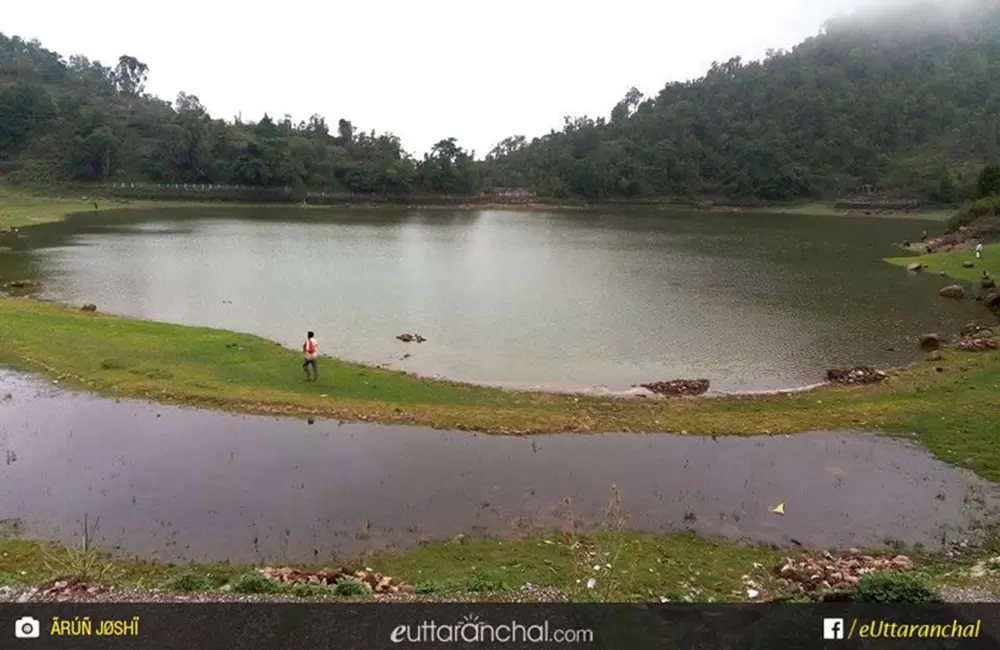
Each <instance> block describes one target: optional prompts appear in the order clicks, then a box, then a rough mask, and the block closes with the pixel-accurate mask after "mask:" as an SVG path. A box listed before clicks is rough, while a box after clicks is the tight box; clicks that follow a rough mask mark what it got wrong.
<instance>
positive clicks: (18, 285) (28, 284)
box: [7, 280, 41, 289]
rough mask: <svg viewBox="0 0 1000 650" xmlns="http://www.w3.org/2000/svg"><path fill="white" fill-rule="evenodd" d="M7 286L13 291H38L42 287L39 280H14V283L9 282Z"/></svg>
mask: <svg viewBox="0 0 1000 650" xmlns="http://www.w3.org/2000/svg"><path fill="white" fill-rule="evenodd" d="M7 286H8V287H10V288H11V289H37V288H38V287H40V286H41V283H39V282H38V281H37V280H14V281H13V282H8V283H7Z"/></svg>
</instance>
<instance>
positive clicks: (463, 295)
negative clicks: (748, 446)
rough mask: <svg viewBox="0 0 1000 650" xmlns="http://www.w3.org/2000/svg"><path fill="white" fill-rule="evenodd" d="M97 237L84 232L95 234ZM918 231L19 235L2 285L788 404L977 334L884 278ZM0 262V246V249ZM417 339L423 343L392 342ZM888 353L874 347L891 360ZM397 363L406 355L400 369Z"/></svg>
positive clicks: (432, 359)
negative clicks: (829, 377) (809, 390)
mask: <svg viewBox="0 0 1000 650" xmlns="http://www.w3.org/2000/svg"><path fill="white" fill-rule="evenodd" d="M95 219H96V220H95ZM927 227H928V225H927V224H926V223H925V222H913V221H907V220H894V219H893V220H890V219H883V220H879V219H849V218H836V217H831V218H817V217H808V216H800V215H771V216H768V215H757V214H754V215H746V214H706V213H698V214H684V213H671V212H665V211H652V212H650V211H627V212H620V213H608V212H590V213H565V214H546V213H521V212H497V211H478V212H477V211H468V212H448V211H435V212H419V211H405V210H396V211H384V212H380V211H374V210H366V211H360V212H359V211H350V210H344V209H340V210H321V209H300V208H266V209H252V208H212V209H205V208H187V209H175V210H154V211H145V212H144V211H136V212H130V213H110V215H109V216H108V217H107V220H106V221H101V220H100V218H99V217H95V216H94V215H86V216H85V218H81V219H74V220H72V221H71V222H69V223H61V224H52V225H47V226H42V227H39V228H33V229H30V230H29V231H27V233H28V239H26V240H16V241H15V240H11V242H10V243H9V245H11V246H12V247H14V248H17V249H18V250H16V251H15V252H14V253H13V254H5V255H0V276H3V277H5V278H8V279H9V278H15V277H24V276H28V277H39V278H41V279H42V280H43V281H44V283H45V285H44V286H45V292H44V296H45V297H48V298H51V299H55V300H60V301H66V302H71V303H75V304H81V303H91V302H92V303H96V304H97V305H98V307H99V308H101V309H102V310H105V311H109V312H115V313H122V314H127V315H132V316H137V317H141V318H151V319H155V320H165V321H171V322H177V323H185V324H196V325H206V326H211V327H220V328H224V329H232V330H236V331H245V332H252V333H255V334H260V335H262V336H265V337H268V338H271V339H274V340H277V341H281V342H283V343H285V344H287V345H291V346H297V345H298V344H299V343H300V340H299V339H300V337H302V336H304V333H305V331H306V330H309V329H312V330H315V331H316V332H317V334H318V338H319V341H320V345H321V349H322V351H323V352H324V353H327V354H333V355H337V356H342V357H344V358H347V359H351V360H357V361H363V362H367V363H376V364H381V363H389V364H391V365H392V366H393V367H396V368H400V369H403V370H408V371H411V372H417V373H419V374H423V375H441V376H445V377H449V378H453V379H459V380H464V381H473V382H479V383H488V384H500V385H506V386H512V387H522V388H532V387H544V388H549V389H575V390H580V389H587V388H591V387H595V386H607V387H608V388H609V389H611V390H616V391H617V390H622V389H627V388H628V387H630V386H632V385H634V384H639V383H646V382H649V381H658V380H665V379H675V378H702V377H703V378H707V379H710V380H712V383H713V388H714V389H718V390H720V391H724V392H732V391H759V390H777V389H787V388H795V387H800V386H804V385H810V384H813V383H815V382H817V381H821V380H822V379H823V378H824V377H825V373H826V370H827V369H828V368H830V367H834V366H841V365H848V364H855V363H873V364H877V365H882V366H897V365H903V364H906V363H909V362H911V361H915V360H916V359H917V358H918V357H919V354H920V353H919V350H918V349H917V346H916V344H915V337H916V336H918V335H919V334H922V333H924V332H926V331H941V332H949V331H955V330H957V329H958V328H960V327H961V325H963V324H964V323H965V322H967V321H969V320H972V319H974V318H976V317H980V316H982V314H981V313H980V311H981V310H982V308H981V307H980V306H979V305H977V304H976V303H974V302H973V301H966V302H959V301H947V300H941V299H940V298H938V296H937V290H938V288H939V286H940V285H941V284H943V283H945V282H946V281H945V280H944V279H942V278H938V277H936V276H920V275H916V274H908V273H907V272H906V271H904V270H902V269H899V268H896V267H892V266H889V265H887V264H885V263H883V262H881V261H880V259H881V258H882V257H884V256H886V255H892V254H898V252H899V251H898V250H897V249H895V248H894V247H893V242H897V241H902V240H903V239H916V237H917V236H918V235H919V233H920V232H921V231H922V230H924V229H926V228H927ZM0 245H6V244H4V243H3V242H0ZM402 332H416V333H419V334H422V335H423V336H425V337H427V339H428V340H427V342H426V343H423V344H419V345H417V344H410V345H407V344H405V343H401V342H399V341H397V340H396V335H397V334H400V333H402ZM890 348H892V349H891V350H890ZM404 354H410V355H411V356H410V357H409V358H406V359H405V360H404V359H403V356H404Z"/></svg>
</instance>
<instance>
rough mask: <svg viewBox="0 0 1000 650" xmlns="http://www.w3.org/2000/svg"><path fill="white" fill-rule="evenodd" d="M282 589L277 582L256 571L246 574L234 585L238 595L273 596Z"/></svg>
mask: <svg viewBox="0 0 1000 650" xmlns="http://www.w3.org/2000/svg"><path fill="white" fill-rule="evenodd" d="M280 589H281V585H280V584H278V582H277V581H276V580H272V579H270V578H268V577H267V576H265V575H263V574H261V573H258V572H256V571H251V572H250V573H244V574H243V575H241V576H240V577H239V578H237V579H236V582H234V583H233V591H235V592H236V593H238V594H273V593H275V592H277V591H279V590H280Z"/></svg>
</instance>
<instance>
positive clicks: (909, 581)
mask: <svg viewBox="0 0 1000 650" xmlns="http://www.w3.org/2000/svg"><path fill="white" fill-rule="evenodd" d="M857 600H858V602H862V603H935V602H940V599H939V598H938V596H937V594H935V593H934V591H933V590H932V589H931V587H930V585H929V584H928V583H927V581H926V580H924V579H923V578H922V577H921V576H920V575H918V574H916V573H895V572H890V571H882V572H878V573H869V574H867V575H865V576H862V578H861V580H859V581H858V598H857Z"/></svg>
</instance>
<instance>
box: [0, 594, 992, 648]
mask: <svg viewBox="0 0 1000 650" xmlns="http://www.w3.org/2000/svg"><path fill="white" fill-rule="evenodd" d="M472 647H475V648H539V649H542V648H574V647H576V648H609V649H610V648H614V649H618V648H627V649H628V650H633V649H636V650H638V649H643V648H678V649H682V650H696V649H702V648H704V649H715V648H719V649H722V648H726V649H730V648H731V649H734V650H771V649H775V650H777V649H782V650H783V649H786V648H788V649H795V648H803V649H810V650H813V649H817V648H818V649H823V648H830V649H845V650H846V649H848V648H910V647H920V648H941V649H946V648H962V649H966V648H968V649H973V648H977V649H978V648H997V647H1000V605H993V604H988V605H940V606H917V605H911V606H908V605H883V606H879V605H854V604H844V605H840V604H827V605H704V606H702V605H615V604H607V605H599V604H573V605H570V604H523V605H522V604H518V605H515V604H478V603H470V604H315V603H309V604H285V603H262V604H252V603H247V604H243V603H239V604H237V603H213V604H173V603H171V604H143V603H136V604H72V603H66V604H49V603H38V604H31V603H25V604H0V648H38V649H39V650H41V649H43V648H44V649H46V650H48V649H50V648H52V649H56V648H58V649H64V648H65V649H73V650H77V649H86V648H101V649H102V650H115V649H118V648H122V649H124V648H129V649H132V648H151V649H161V648H162V649H164V650H166V649H173V648H176V649H178V650H181V649H183V650H193V649H195V648H197V649H198V650H236V649H241V650H242V649H246V650H264V649H267V650H270V649H272V648H274V649H288V650H292V649H294V650H302V649H308V650H312V649H322V648H331V649H334V648H337V649H339V648H345V649H351V650H369V649H376V648H427V649H428V650H430V649H437V648H472Z"/></svg>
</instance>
